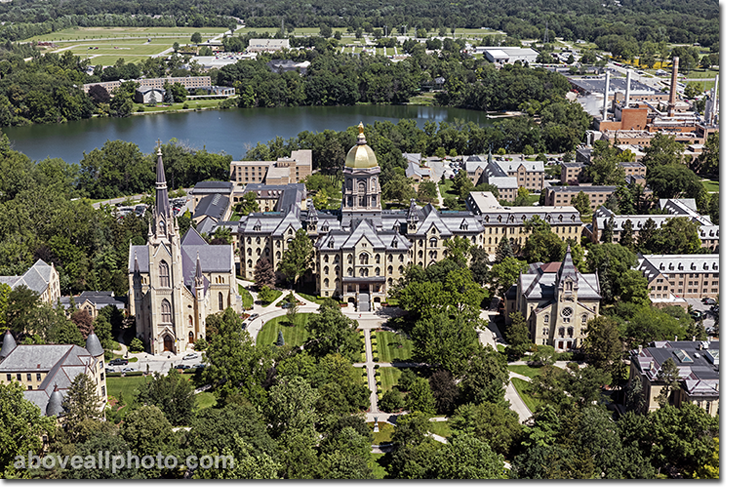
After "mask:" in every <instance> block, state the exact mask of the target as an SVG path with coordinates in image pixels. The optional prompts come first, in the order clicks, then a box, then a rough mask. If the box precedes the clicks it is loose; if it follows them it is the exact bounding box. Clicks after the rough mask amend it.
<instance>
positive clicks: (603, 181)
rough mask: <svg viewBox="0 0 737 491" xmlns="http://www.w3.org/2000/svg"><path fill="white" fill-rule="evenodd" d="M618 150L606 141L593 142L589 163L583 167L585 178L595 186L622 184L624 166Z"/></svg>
mask: <svg viewBox="0 0 737 491" xmlns="http://www.w3.org/2000/svg"><path fill="white" fill-rule="evenodd" d="M621 161H622V159H621V157H620V155H619V154H618V150H617V149H616V148H615V147H614V146H611V145H609V143H608V142H606V141H603V140H599V141H597V142H595V144H594V152H593V154H592V158H591V163H590V164H589V165H587V166H586V167H585V168H584V173H585V175H586V179H587V180H588V181H590V182H592V183H594V185H597V186H610V185H613V186H617V185H620V184H624V182H625V180H624V177H625V175H624V174H625V173H624V168H622V167H621V166H620V165H619V162H621Z"/></svg>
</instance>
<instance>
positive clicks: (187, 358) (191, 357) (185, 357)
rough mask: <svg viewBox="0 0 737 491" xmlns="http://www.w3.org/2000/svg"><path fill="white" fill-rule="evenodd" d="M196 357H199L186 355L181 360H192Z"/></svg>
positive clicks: (194, 354) (190, 354)
mask: <svg viewBox="0 0 737 491" xmlns="http://www.w3.org/2000/svg"><path fill="white" fill-rule="evenodd" d="M198 356H199V355H198V354H197V353H187V354H186V355H184V358H182V360H194V359H195V358H197V357H198Z"/></svg>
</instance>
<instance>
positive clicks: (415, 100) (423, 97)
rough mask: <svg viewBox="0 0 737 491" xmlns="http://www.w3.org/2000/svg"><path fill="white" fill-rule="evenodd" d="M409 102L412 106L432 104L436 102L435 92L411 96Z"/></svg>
mask: <svg viewBox="0 0 737 491" xmlns="http://www.w3.org/2000/svg"><path fill="white" fill-rule="evenodd" d="M392 51H393V50H392ZM408 104H409V105H410V106H432V105H434V104H435V94H428V93H423V94H420V95H416V96H412V97H410V98H409V103H408Z"/></svg>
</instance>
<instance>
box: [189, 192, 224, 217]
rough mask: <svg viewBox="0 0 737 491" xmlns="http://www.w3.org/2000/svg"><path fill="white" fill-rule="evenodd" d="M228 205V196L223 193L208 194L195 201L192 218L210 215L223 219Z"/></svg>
mask: <svg viewBox="0 0 737 491" xmlns="http://www.w3.org/2000/svg"><path fill="white" fill-rule="evenodd" d="M229 206H230V198H228V197H227V196H225V195H223V194H217V193H213V194H209V195H207V196H205V197H204V198H202V199H201V200H200V202H199V203H197V208H195V210H194V216H193V217H192V218H194V219H197V218H200V217H212V218H215V219H216V220H224V219H225V214H226V213H227V211H228V207H229Z"/></svg>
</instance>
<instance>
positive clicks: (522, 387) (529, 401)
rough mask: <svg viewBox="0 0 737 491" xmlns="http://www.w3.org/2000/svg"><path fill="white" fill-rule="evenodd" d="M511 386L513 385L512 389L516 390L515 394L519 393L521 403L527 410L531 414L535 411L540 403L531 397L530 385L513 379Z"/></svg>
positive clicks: (524, 381)
mask: <svg viewBox="0 0 737 491" xmlns="http://www.w3.org/2000/svg"><path fill="white" fill-rule="evenodd" d="M512 384H513V385H514V388H515V389H517V392H519V395H520V397H521V398H522V402H524V403H525V405H526V406H527V408H528V409H529V410H530V411H532V412H533V413H534V412H535V411H537V408H538V406H540V404H541V401H540V400H539V399H536V398H534V397H533V396H532V384H531V383H530V382H527V381H526V380H522V379H519V378H513V379H512Z"/></svg>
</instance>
